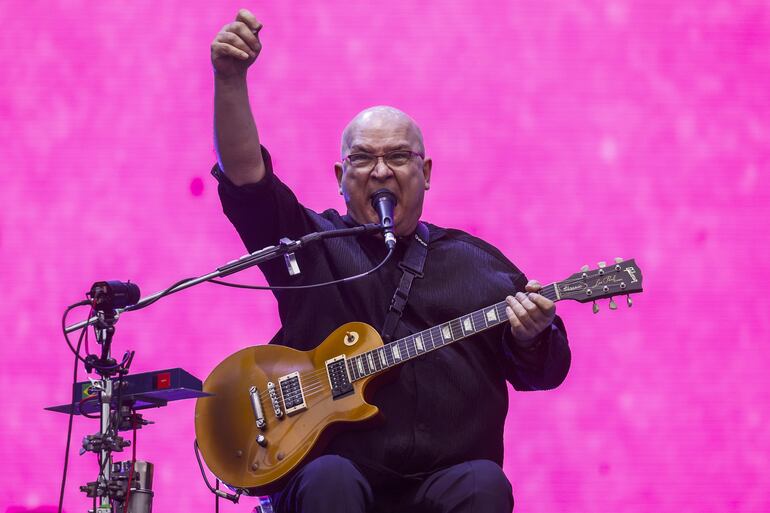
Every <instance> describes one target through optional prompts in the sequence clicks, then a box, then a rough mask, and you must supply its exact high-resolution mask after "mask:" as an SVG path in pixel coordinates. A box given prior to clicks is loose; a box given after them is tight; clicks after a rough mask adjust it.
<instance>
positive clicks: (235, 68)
mask: <svg viewBox="0 0 770 513" xmlns="http://www.w3.org/2000/svg"><path fill="white" fill-rule="evenodd" d="M260 29H262V24H261V23H260V22H259V21H257V18H255V17H254V15H253V14H252V13H251V11H249V10H247V9H241V10H240V11H238V16H236V17H235V21H234V22H232V23H228V24H227V25H225V26H224V27H222V30H220V31H219V33H218V34H217V37H215V38H214V41H212V43H211V64H212V65H213V66H214V73H216V74H217V75H219V76H222V77H235V76H239V75H244V76H245V75H246V70H247V69H248V68H249V66H251V64H252V63H253V62H254V61H255V60H257V56H259V52H260V51H261V50H262V43H260V42H259V31H260Z"/></svg>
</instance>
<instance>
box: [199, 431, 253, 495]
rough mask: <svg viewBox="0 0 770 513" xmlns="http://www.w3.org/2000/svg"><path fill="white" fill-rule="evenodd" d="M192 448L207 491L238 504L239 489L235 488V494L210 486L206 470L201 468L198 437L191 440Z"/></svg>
mask: <svg viewBox="0 0 770 513" xmlns="http://www.w3.org/2000/svg"><path fill="white" fill-rule="evenodd" d="M193 450H194V451H195V459H196V460H198V468H200V469H201V475H202V476H203V481H204V482H205V483H206V486H207V487H208V489H209V491H210V492H211V493H213V494H214V495H216V496H217V497H222V498H223V499H227V500H229V501H231V502H232V503H233V504H238V500H239V499H240V498H241V490H239V489H236V490H235V492H236V493H235V494H232V493H227V492H225V491H223V490H216V489H214V487H213V486H211V483H209V478H208V477H206V471H205V470H203V462H202V461H201V455H200V452H199V451H198V439H197V438H196V439H195V440H194V441H193Z"/></svg>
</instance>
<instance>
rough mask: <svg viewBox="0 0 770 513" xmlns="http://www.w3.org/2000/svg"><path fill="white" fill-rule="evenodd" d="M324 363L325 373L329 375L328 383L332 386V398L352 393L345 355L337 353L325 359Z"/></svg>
mask: <svg viewBox="0 0 770 513" xmlns="http://www.w3.org/2000/svg"><path fill="white" fill-rule="evenodd" d="M324 363H325V364H326V374H327V375H328V376H329V385H331V387H332V399H338V398H340V397H343V396H346V395H348V394H350V393H352V392H353V385H352V384H351V383H350V376H349V375H348V367H347V365H346V360H345V355H339V356H337V357H335V358H332V359H330V360H326V362H324Z"/></svg>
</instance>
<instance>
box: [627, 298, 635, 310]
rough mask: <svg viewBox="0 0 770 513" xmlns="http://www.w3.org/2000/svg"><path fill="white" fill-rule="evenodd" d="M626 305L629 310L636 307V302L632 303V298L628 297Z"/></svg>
mask: <svg viewBox="0 0 770 513" xmlns="http://www.w3.org/2000/svg"><path fill="white" fill-rule="evenodd" d="M626 304H627V305H628V307H629V308H631V307H632V306H634V302H633V301H631V296H626Z"/></svg>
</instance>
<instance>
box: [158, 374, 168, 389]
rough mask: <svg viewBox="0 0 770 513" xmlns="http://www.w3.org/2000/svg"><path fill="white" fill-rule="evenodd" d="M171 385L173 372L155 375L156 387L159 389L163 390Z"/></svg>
mask: <svg viewBox="0 0 770 513" xmlns="http://www.w3.org/2000/svg"><path fill="white" fill-rule="evenodd" d="M170 387H171V373H170V372H161V373H160V374H156V375H155V388H156V389H157V390H161V389H164V388H170Z"/></svg>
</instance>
